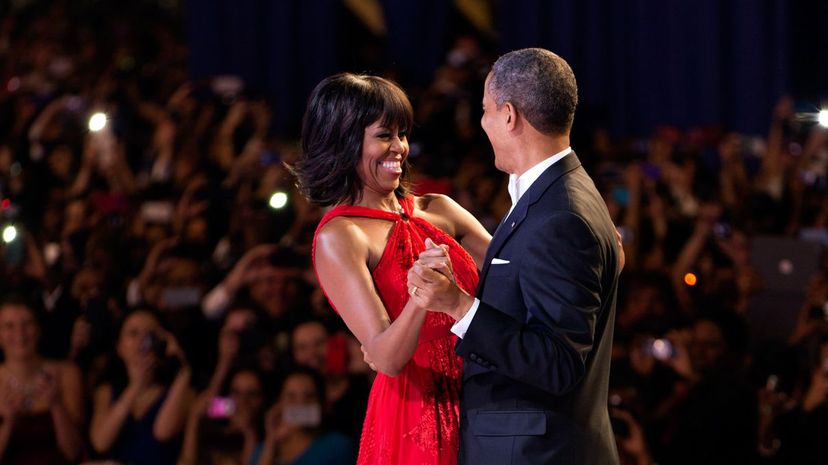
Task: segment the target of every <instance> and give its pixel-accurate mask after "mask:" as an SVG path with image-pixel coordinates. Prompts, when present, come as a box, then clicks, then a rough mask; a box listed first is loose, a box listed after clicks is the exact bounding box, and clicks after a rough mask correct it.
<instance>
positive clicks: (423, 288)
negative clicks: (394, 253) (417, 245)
mask: <svg viewBox="0 0 828 465" xmlns="http://www.w3.org/2000/svg"><path fill="white" fill-rule="evenodd" d="M408 293H409V295H411V300H413V301H414V303H415V304H417V305H418V306H420V307H423V308H426V309H428V310H430V311H435V312H442V313H447V314H449V315H450V316H451V317H453V318H454V319H455V320H459V319H460V318H462V316H463V314H465V311H466V310H468V307H470V306H471V305H470V304H468V305H465V304H467V303H468V302H466V301H467V300H469V299H473V298H472V297H471V296H469V295H468V294H466V293H465V292H464V291H463V290H462V289H460V287H458V286H457V282H456V280H455V278H454V270H453V269H452V266H451V258H450V257H449V252H448V246H447V245H445V244H440V245H437V244H435V243H434V242H433V241H432V240H431V239H426V249H425V250H424V251H423V252H421V253H420V256H419V258H418V259H417V261H416V262H414V266H412V267H411V269H410V270H408Z"/></svg>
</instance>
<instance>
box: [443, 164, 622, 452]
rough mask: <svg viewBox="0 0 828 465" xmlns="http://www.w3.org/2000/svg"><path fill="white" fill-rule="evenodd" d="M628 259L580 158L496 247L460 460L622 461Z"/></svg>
mask: <svg viewBox="0 0 828 465" xmlns="http://www.w3.org/2000/svg"><path fill="white" fill-rule="evenodd" d="M495 258H497V259H498V260H497V262H498V263H496V264H492V260H493V259H495ZM619 260H620V251H619V247H618V243H617V240H616V235H615V230H614V226H613V223H612V220H611V219H610V217H609V214H608V212H607V209H606V206H605V204H604V201H603V199H602V198H601V196H600V195H599V193H598V191H597V189H596V188H595V185H594V184H593V182H592V180H591V179H590V177H589V176H588V175H587V174H586V172H585V171H584V169H583V167H582V166H581V163H580V161H579V160H578V158H577V156H576V155H575V154H574V153H570V154H569V155H567V156H565V157H564V158H562V159H561V160H558V162H556V163H555V164H553V165H552V166H551V167H549V168H548V169H547V170H546V171H544V172H543V174H541V176H540V177H539V178H538V179H537V180H536V181H535V182H534V183H533V184H532V186H531V187H530V188H529V190H528V191H527V192H526V193H525V194H524V195H523V196H522V197H521V198H520V200H519V201H518V203H517V205H516V206H515V208H514V209H513V210H512V212H511V214H510V215H509V216H508V217H507V218H506V220H505V221H504V222H503V223H502V224H501V225H500V227H499V228H498V230H497V232H496V233H495V235H494V237H493V238H492V243H491V245H490V246H489V250H488V253H487V255H486V261H485V265H484V268H483V270H482V272H481V277H480V284H479V287H478V290H477V297H478V298H479V299H480V301H481V304H480V306H479V308H478V310H477V314H476V315H475V316H474V318H473V319H472V322H471V325H470V326H469V328H468V331H467V332H466V334H465V336H464V338H463V339H462V340H460V341H459V342H458V344H457V353H458V354H459V355H461V356H462V357H463V358H464V362H465V368H464V375H463V394H462V400H461V408H460V410H461V413H460V427H461V445H460V464H461V465H502V464H513V465H519V464H526V465H540V464H555V465H564V464H578V465H581V464H596V465H613V464H617V463H618V454H617V451H616V448H615V440H614V437H613V433H612V429H611V427H610V423H609V416H608V413H607V388H608V378H609V369H610V351H611V349H612V329H613V324H614V319H615V299H616V289H617V285H618V275H619V272H620V269H619V268H620V266H619ZM502 261H508V263H503V262H502Z"/></svg>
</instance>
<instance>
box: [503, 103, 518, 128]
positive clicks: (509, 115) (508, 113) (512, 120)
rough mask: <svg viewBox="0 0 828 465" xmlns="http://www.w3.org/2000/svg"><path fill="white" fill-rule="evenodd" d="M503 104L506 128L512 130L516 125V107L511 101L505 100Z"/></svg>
mask: <svg viewBox="0 0 828 465" xmlns="http://www.w3.org/2000/svg"><path fill="white" fill-rule="evenodd" d="M503 106H504V107H505V108H504V110H505V111H504V112H503V113H504V117H505V118H506V129H507V130H509V131H512V130H514V129H515V126H516V125H517V116H518V115H517V108H515V106H514V105H512V102H505V103H504V104H503Z"/></svg>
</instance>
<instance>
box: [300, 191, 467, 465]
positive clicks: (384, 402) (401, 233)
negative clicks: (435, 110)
mask: <svg viewBox="0 0 828 465" xmlns="http://www.w3.org/2000/svg"><path fill="white" fill-rule="evenodd" d="M400 204H401V205H402V207H403V211H404V212H405V214H402V215H401V214H399V213H392V212H387V211H383V210H376V209H373V208H367V207H357V206H338V207H335V208H333V209H332V210H331V211H330V212H328V214H327V215H325V217H324V218H323V219H322V221H321V222H320V223H319V226H318V228H317V230H316V232H317V234H318V233H319V230H320V229H321V228H322V226H324V225H325V223H327V222H328V221H330V220H331V219H333V218H335V217H337V216H351V217H365V218H379V219H384V220H388V221H393V222H394V227H393V229H392V231H391V236H390V237H389V239H388V243H387V244H386V245H385V250H384V251H383V254H382V257H381V258H380V261H379V263H378V264H377V267H376V268H375V269H374V270H373V272H372V273H371V276H372V277H373V279H374V284H375V286H376V289H377V292H378V293H379V296H380V299H381V300H382V302H383V304H384V305H385V310H386V311H387V312H388V316H389V317H390V318H391V321H393V320H394V319H396V318H397V316H399V314H400V312H401V311H402V309H403V307H404V306H405V304H406V302H408V298H409V295H408V286H407V276H406V275H407V274H408V270H409V269H410V268H411V266H412V265H413V264H414V262H415V261H416V260H417V258H418V257H419V254H420V252H421V251H423V250H425V239H426V238H431V240H432V241H434V242H435V243H438V244H448V245H449V257H450V258H451V262H452V268H453V270H454V276H455V279H456V281H457V283H458V285H459V286H460V287H461V288H463V289H464V290H465V291H466V292H468V293H470V294H473V293H474V289H475V287H476V286H477V279H478V276H477V267H476V266H475V263H474V260H473V259H472V258H471V256H470V255H469V254H468V253H467V252H466V251H465V250H464V249H463V248H462V247H461V246H460V245H459V244H458V243H457V241H455V240H454V238H452V237H451V236H449V235H448V234H446V233H444V232H443V231H441V230H440V229H438V228H436V227H435V226H433V225H431V224H430V223H428V222H427V221H425V220H423V219H422V218H415V217H413V216H412V210H413V206H414V201H413V198H411V197H406V198H403V199H400ZM315 249H316V238H315V237H314V251H315ZM314 258H315V256H314ZM343 272H347V271H346V270H344V271H343ZM452 324H454V320H453V319H452V318H451V317H449V316H448V315H446V314H444V313H434V312H429V313H428V315H427V316H426V320H425V323H424V324H423V327H422V330H421V331H420V339H419V341H418V342H417V348H416V350H415V351H414V356H413V357H412V358H411V360H410V361H409V362H408V363H407V364H406V366H405V367H404V368H403V371H402V373H400V375H399V376H396V377H393V378H392V377H389V376H386V375H383V374H382V373H378V374H377V377H376V380H375V381H374V384H373V386H372V387H371V394H370V396H369V397H368V410H367V413H366V415H365V423H364V425H363V427H362V439H361V440H360V444H359V459H358V460H357V464H358V465H386V464H395V465H454V464H456V463H457V448H458V444H459V439H458V430H459V425H458V422H459V411H460V410H459V403H460V386H461V382H462V374H463V368H462V360H461V358H460V357H458V356H457V355H456V354H455V353H454V345H455V342H456V340H457V337H456V336H454V335H453V334H452V333H451V331H450V328H451V326H452Z"/></svg>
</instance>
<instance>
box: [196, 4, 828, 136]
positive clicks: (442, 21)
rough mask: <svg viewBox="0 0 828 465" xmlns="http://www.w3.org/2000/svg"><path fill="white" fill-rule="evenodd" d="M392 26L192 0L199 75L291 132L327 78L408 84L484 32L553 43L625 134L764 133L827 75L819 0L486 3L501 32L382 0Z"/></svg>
mask: <svg viewBox="0 0 828 465" xmlns="http://www.w3.org/2000/svg"><path fill="white" fill-rule="evenodd" d="M379 3H381V4H382V6H383V8H384V12H385V15H384V20H385V25H386V31H387V33H386V34H385V35H384V36H377V35H374V34H372V33H371V32H369V31H368V29H367V28H365V27H364V26H363V25H362V23H361V22H360V21H359V20H357V19H356V17H355V16H354V15H353V13H352V12H351V11H350V10H349V9H348V8H347V7H346V6H345V5H344V4H343V2H340V1H336V0H313V1H306V0H280V1H274V2H271V1H264V0H191V1H188V2H186V10H185V11H186V12H185V25H186V31H187V36H188V42H189V46H190V50H191V57H190V60H191V70H192V73H193V75H194V76H193V77H195V78H200V77H208V76H211V75H215V74H221V73H230V74H238V75H240V76H242V77H243V78H244V79H245V81H246V82H247V83H248V84H249V85H250V86H253V87H254V88H259V89H261V90H262V91H264V92H265V93H266V94H268V95H269V96H270V97H271V98H273V99H274V100H275V101H276V102H277V105H278V107H279V108H281V109H283V111H282V112H279V113H278V114H277V115H276V124H277V127H278V128H280V130H281V131H284V132H295V130H296V128H297V126H298V118H299V115H301V114H302V109H303V106H304V101H305V98H306V96H307V94H308V92H309V91H310V89H311V88H312V86H313V85H314V84H315V83H316V82H318V81H319V80H320V79H321V78H323V77H324V76H327V75H329V74H331V73H334V72H337V71H342V70H349V71H365V72H372V71H374V72H378V71H385V70H387V69H388V68H389V67H390V68H391V69H393V70H394V71H395V78H396V79H398V80H399V81H400V82H401V83H402V84H403V85H404V86H405V87H406V88H407V89H408V90H409V91H410V92H411V91H416V89H417V88H418V87H419V86H423V85H425V84H427V83H428V82H429V81H430V79H431V77H432V76H433V72H434V69H435V68H436V67H437V65H438V64H439V63H441V62H442V61H443V60H444V59H445V55H446V53H447V51H448V50H449V48H450V46H451V44H452V42H453V40H454V39H455V38H456V37H458V36H460V35H464V34H472V35H475V36H477V37H478V38H479V39H480V40H481V41H482V42H483V44H484V45H485V46H487V47H489V48H490V49H491V50H492V52H493V53H494V54H498V53H502V52H505V51H508V50H512V49H515V48H521V47H530V46H540V47H545V48H549V49H550V50H553V51H555V52H556V53H558V54H560V55H561V56H563V57H564V58H566V59H567V60H568V61H569V62H570V64H571V65H572V66H573V68H574V70H575V73H576V76H577V77H578V79H579V84H580V92H581V107H580V113H579V118H580V119H581V121H583V119H584V118H586V119H589V120H592V121H594V122H595V123H597V124H599V125H603V126H606V127H609V128H610V129H611V130H612V132H613V133H615V134H618V135H627V136H640V135H645V134H648V133H649V132H650V131H652V130H653V129H654V127H655V126H656V125H658V124H672V125H676V126H678V127H682V128H684V127H689V126H706V125H725V126H727V127H729V128H732V129H734V130H738V131H743V132H748V133H760V132H764V131H765V130H766V126H767V115H768V114H769V113H770V110H771V108H772V105H773V103H774V102H775V101H776V99H777V98H778V97H779V96H780V95H782V94H785V93H788V94H790V95H793V96H794V97H795V98H796V99H797V101H798V102H800V107H801V108H803V109H804V108H807V106H808V105H810V106H811V107H812V108H815V107H816V106H818V105H819V98H820V97H824V96H825V93H826V86H828V64H827V63H826V60H825V58H826V56H825V52H824V50H826V46H827V45H828V44H826V41H828V39H826V38H825V36H824V34H822V33H821V32H820V31H821V30H822V27H821V26H822V25H824V24H826V20H828V2H822V1H818V0H806V1H794V2H788V1H784V0H729V1H719V0H694V1H688V0H667V1H641V0H637V1H628V2H614V1H609V0H510V1H490V2H485V1H481V2H480V3H481V4H483V5H484V6H483V8H484V9H488V11H489V12H490V14H491V17H492V23H493V27H494V33H493V34H492V33H491V31H489V32H488V33H487V32H486V31H481V30H480V29H479V28H477V27H475V26H473V25H472V24H471V23H470V22H469V21H468V20H467V19H466V17H465V16H464V15H463V14H462V13H460V12H459V11H458V8H457V7H456V6H455V3H454V2H451V1H447V0H421V1H416V2H412V1H406V0H381V1H380V2H379Z"/></svg>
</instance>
